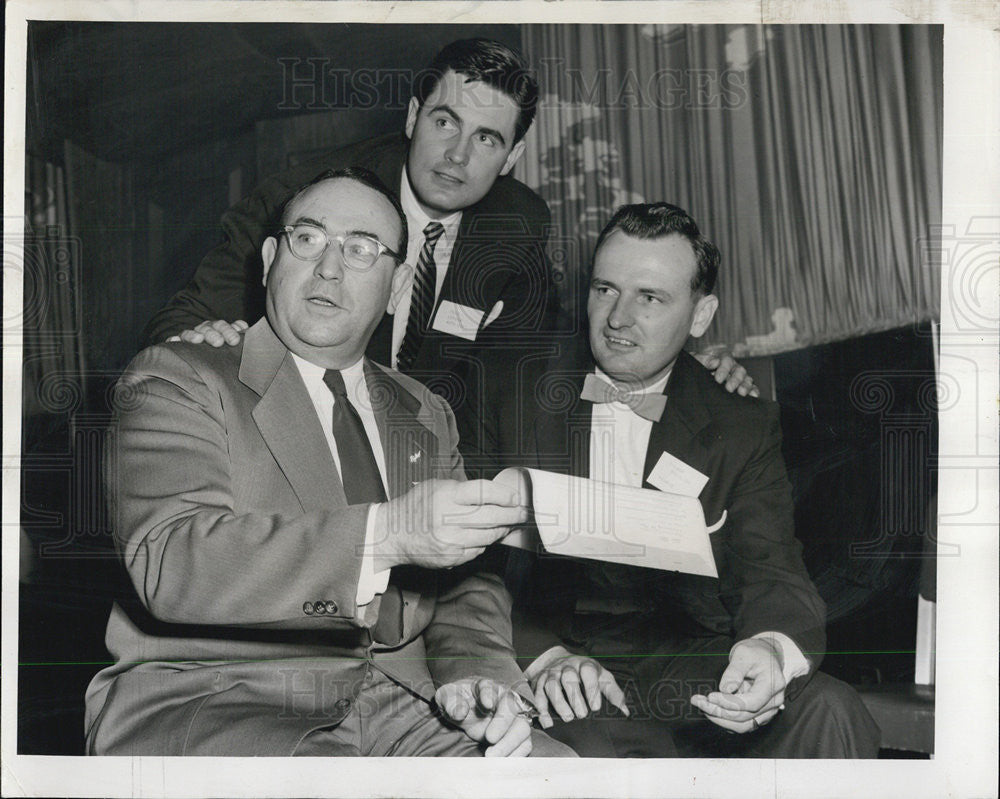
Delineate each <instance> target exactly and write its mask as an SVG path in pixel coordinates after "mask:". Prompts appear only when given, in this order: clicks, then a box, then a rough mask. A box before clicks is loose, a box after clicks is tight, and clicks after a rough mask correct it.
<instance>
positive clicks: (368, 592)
mask: <svg viewBox="0 0 1000 799" xmlns="http://www.w3.org/2000/svg"><path fill="white" fill-rule="evenodd" d="M377 507H378V506H377V505H369V506H368V520H367V522H366V523H365V543H364V549H363V550H362V551H361V573H360V574H359V575H358V593H357V597H356V600H355V601H356V604H357V606H358V614H357V615H358V617H359V618H361V617H362V616H363V615H364V606H365V605H367V604H368V603H370V602H371V601H372V600H373V599H374V598H375V595H376V594H381V593H384V592H385V589H386V588H387V587H388V585H389V575H390V573H391V572H392V569H382V571H380V572H376V571H375V565H374V563H375V551H374V549H373V547H372V544H373V543H374V541H375V509H376V508H377Z"/></svg>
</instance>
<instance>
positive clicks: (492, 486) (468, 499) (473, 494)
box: [451, 480, 518, 508]
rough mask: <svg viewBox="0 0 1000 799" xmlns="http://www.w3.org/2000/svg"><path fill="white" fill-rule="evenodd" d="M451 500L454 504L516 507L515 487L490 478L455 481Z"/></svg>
mask: <svg viewBox="0 0 1000 799" xmlns="http://www.w3.org/2000/svg"><path fill="white" fill-rule="evenodd" d="M451 500H452V502H454V503H455V504H456V505H498V506H501V507H507V508H517V507H518V496H517V489H516V488H513V487H511V486H509V485H504V484H503V483H494V482H493V481H492V480H466V481H465V482H462V483H456V484H455V488H454V491H453V493H452V495H451Z"/></svg>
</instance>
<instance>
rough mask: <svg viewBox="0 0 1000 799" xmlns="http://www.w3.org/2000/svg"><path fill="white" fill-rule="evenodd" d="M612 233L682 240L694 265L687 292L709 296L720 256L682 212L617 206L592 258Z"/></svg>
mask: <svg viewBox="0 0 1000 799" xmlns="http://www.w3.org/2000/svg"><path fill="white" fill-rule="evenodd" d="M616 230H620V231H621V232H622V233H624V234H626V235H627V236H631V237H632V238H634V239H662V238H665V237H667V236H674V235H677V236H683V237H684V238H685V239H687V241H688V243H689V244H690V245H691V248H692V249H693V250H694V255H695V261H696V263H697V268H696V269H695V273H694V277H693V278H692V279H691V291H692V292H694V293H697V294H702V295H705V294H711V293H712V290H713V289H714V288H715V281H716V279H717V278H718V276H719V262H720V261H721V260H722V256H721V255H720V254H719V248H718V247H716V246H715V245H714V244H712V242H710V241H709V240H708V239H706V238H705V237H704V236H703V235H701V230H699V229H698V224H697V223H696V222H695V221H694V220H693V219H692V218H691V216H690V215H689V214H688V212H687V211H685V210H684V209H683V208H680V207H678V206H676V205H671V204H670V203H662V202H661V203H637V204H635V205H623V206H621V207H620V208H619V209H618V210H617V211H615V215H614V216H613V217H611V220H610V221H609V222H608V224H607V225H605V226H604V230H602V231H601V235H600V236H598V238H597V246H596V247H594V255H595V257H596V255H597V251H598V250H599V249H600V248H601V244H603V243H604V240H605V239H606V238H607V237H608V236H610V235H611V234H612V233H613V232H614V231H616Z"/></svg>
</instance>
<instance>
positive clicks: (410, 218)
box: [392, 167, 462, 369]
mask: <svg viewBox="0 0 1000 799" xmlns="http://www.w3.org/2000/svg"><path fill="white" fill-rule="evenodd" d="M399 183H400V185H399V201H400V204H401V205H402V206H403V213H405V214H406V227H407V230H408V233H409V239H408V240H407V245H406V262H407V263H408V264H411V265H412V266H413V268H414V270H416V268H417V259H418V258H419V257H420V251H421V250H422V249H423V247H424V238H425V237H424V228H425V227H427V225H428V224H429V223H430V222H440V223H441V225H442V226H443V227H444V233H442V234H441V238H439V239H438V241H437V244H435V245H434V266H435V278H436V280H435V283H434V302H435V303H436V302H437V298H438V297H440V296H441V287H442V286H443V285H444V276H445V275H446V274H447V272H448V264H449V262H450V261H451V251H452V250H453V249H454V247H455V239H456V237H457V236H458V226H459V224H460V223H461V221H462V212H461V211H455V213H453V214H449V215H448V216H446V217H444V218H442V219H436V220H435V219H432V218H431V217H429V216H428V215H427V213H426V212H425V211H424V209H423V208H421V207H420V203H418V202H417V197H416V195H415V194H414V193H413V188H412V187H411V186H410V179H409V178H408V177H407V175H406V168H405V167H404V168H403V177H402V178H401V179H400V182H399ZM412 296H413V283H412V281H411V283H410V287H409V288H408V289H407V290H406V292H405V293H404V294H403V296H402V297H401V298H400V300H399V305H398V306H397V307H396V313H395V316H394V318H393V320H392V368H393V369H395V368H396V355H397V353H398V352H399V348H400V347H401V346H402V345H403V336H404V335H406V321H407V319H409V316H410V299H411V298H412ZM433 318H434V312H433V309H432V310H431V319H428V320H427V323H428V324H430V322H431V320H432V319H433Z"/></svg>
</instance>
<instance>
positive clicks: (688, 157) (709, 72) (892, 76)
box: [517, 25, 942, 355]
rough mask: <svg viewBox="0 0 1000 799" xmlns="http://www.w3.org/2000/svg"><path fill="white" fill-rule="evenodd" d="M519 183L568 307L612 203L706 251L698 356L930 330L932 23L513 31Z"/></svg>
mask: <svg viewBox="0 0 1000 799" xmlns="http://www.w3.org/2000/svg"><path fill="white" fill-rule="evenodd" d="M523 41H524V49H525V54H526V55H527V57H528V59H529V60H530V61H531V63H532V64H533V66H534V67H535V69H536V71H537V73H538V77H539V83H540V87H541V101H540V107H539V113H538V117H537V121H536V122H535V125H534V126H533V128H532V130H531V131H530V132H529V134H528V141H527V143H528V149H527V152H526V154H525V157H524V158H523V159H522V161H523V163H522V164H521V165H519V170H518V173H517V174H518V175H519V176H520V177H521V178H522V180H524V181H525V182H526V183H528V185H530V186H532V187H533V188H534V189H536V190H537V191H538V192H539V193H540V194H541V195H542V197H544V198H545V199H546V200H547V201H548V203H549V205H550V207H551V208H552V211H553V217H554V223H555V225H556V232H555V236H554V237H553V247H552V255H553V263H554V267H555V268H556V269H557V270H559V271H560V272H561V274H562V277H564V278H565V280H564V281H563V286H564V289H565V290H564V296H563V300H564V305H565V307H566V308H567V309H571V308H572V307H573V304H574V299H573V298H574V297H579V296H580V294H581V292H582V288H581V286H580V280H581V278H582V276H583V274H584V272H585V269H586V267H587V264H588V262H589V259H590V256H591V253H592V249H593V245H594V242H595V240H596V237H597V234H598V232H599V231H600V228H601V226H602V225H603V224H604V223H605V222H606V221H607V219H608V218H609V217H610V216H611V213H612V212H613V210H614V208H615V207H616V206H618V205H620V204H622V203H626V202H637V201H649V202H652V201H657V200H666V201H668V202H672V203H675V204H677V205H680V206H682V207H684V208H685V209H687V210H688V212H689V213H691V215H692V216H693V217H694V218H695V219H696V220H697V221H698V223H699V225H700V226H701V228H702V230H703V232H704V233H705V234H706V235H707V236H708V237H709V238H710V239H712V240H713V241H714V242H715V243H716V244H718V245H719V248H720V249H721V251H722V255H723V265H722V269H721V271H720V279H719V285H718V291H717V293H718V294H719V296H720V300H721V307H720V311H719V314H718V315H717V317H716V321H715V322H714V323H713V326H712V328H711V329H710V331H709V333H708V335H707V336H706V339H705V341H706V343H726V344H728V345H729V346H730V347H732V348H734V350H735V351H736V352H737V354H741V355H755V354H770V353H775V352H781V351H784V350H789V349H795V348H799V347H803V346H808V345H811V344H817V343H821V342H827V341H836V340H842V339H846V338H851V337H854V336H858V335H862V334H865V333H870V332H873V331H877V330H883V329H888V328H892V327H900V326H904V325H907V324H910V323H914V322H919V321H925V320H928V319H936V318H938V316H939V303H940V298H939V274H940V273H939V264H938V263H936V262H935V261H934V260H933V259H932V258H930V257H929V255H928V254H929V253H932V252H933V250H934V248H933V246H932V241H933V236H934V235H935V234H936V230H937V227H938V226H939V225H940V207H941V113H942V94H941V93H942V89H941V63H942V54H941V29H940V27H936V26H888V25H880V26H833V25H831V26H822V25H816V26H808V25H801V26H742V25H741V26H733V25H705V26H670V25H644V26H634V25H627V26H626V25H601V26H587V25H528V26H525V27H524V30H523Z"/></svg>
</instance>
